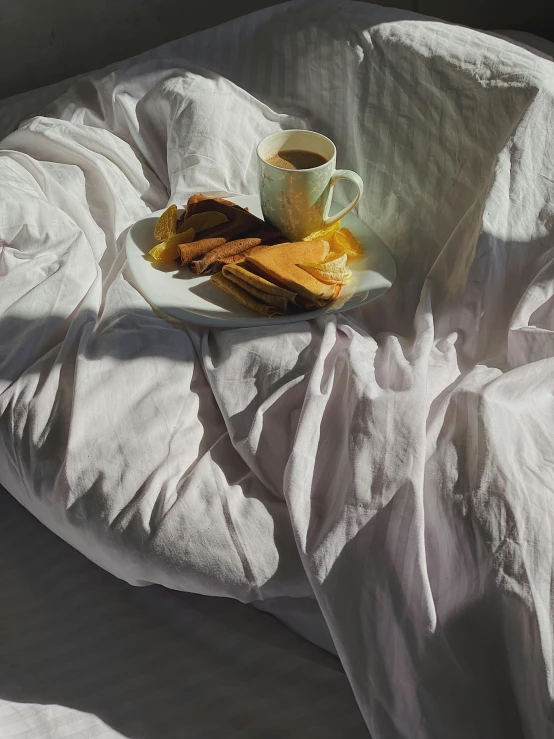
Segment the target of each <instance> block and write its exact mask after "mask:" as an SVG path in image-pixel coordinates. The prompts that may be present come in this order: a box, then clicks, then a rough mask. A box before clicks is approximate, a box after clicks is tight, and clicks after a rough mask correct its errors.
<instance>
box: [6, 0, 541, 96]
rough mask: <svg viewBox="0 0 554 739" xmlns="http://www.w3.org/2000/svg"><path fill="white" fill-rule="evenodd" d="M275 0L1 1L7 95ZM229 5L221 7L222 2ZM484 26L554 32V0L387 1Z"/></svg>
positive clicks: (103, 62) (213, 23)
mask: <svg viewBox="0 0 554 739" xmlns="http://www.w3.org/2000/svg"><path fill="white" fill-rule="evenodd" d="M275 2H276V0H233V1H232V2H229V1H228V2H226V3H225V5H224V6H223V4H222V3H221V2H217V0H195V1H194V2H191V0H0V99H1V98H4V97H7V96H8V95H13V94H16V93H18V92H22V91H24V90H29V89H33V88H35V87H39V86H42V85H46V84H49V83H51V82H56V81H58V80H61V79H65V78H66V77H71V76H73V75H75V74H79V73H81V72H86V71H89V70H92V69H96V68H98V67H103V66H105V65H106V64H110V63H111V62H114V61H118V60H120V59H125V58H127V57H129V56H133V55H134V54H138V53H139V52H141V51H145V50H146V49H149V48H152V47H154V46H158V45H159V44H162V43H164V42H166V41H170V40H172V39H175V38H179V37H180V36H184V35H186V34H188V33H193V32H194V31H198V30H201V29H203V28H207V27H208V26H213V25H216V24H217V23H222V22H223V21H226V20H229V19H230V18H234V17H236V16H238V15H243V14H245V13H249V12H251V11H253V10H258V9H260V8H262V7H266V6H269V5H272V4H275ZM216 4H217V5H219V6H222V7H220V8H219V9H218V10H217V11H215V5H216ZM379 4H381V5H392V6H394V7H403V8H409V9H410V10H418V11H419V12H422V13H426V14H429V15H434V16H437V17H441V18H445V19H446V20H450V21H454V22H459V23H466V24H468V25H475V26H479V27H481V28H497V29H506V28H517V29H520V30H524V31H531V32H534V33H537V34H539V35H543V36H546V37H550V38H554V0H521V2H520V3H519V6H520V7H519V8H518V10H517V13H516V12H514V11H511V10H509V9H508V8H507V7H506V6H507V5H508V2H507V1H506V0H382V1H381V2H380V3H379Z"/></svg>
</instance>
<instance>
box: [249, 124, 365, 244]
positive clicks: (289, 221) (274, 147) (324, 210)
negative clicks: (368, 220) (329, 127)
mask: <svg viewBox="0 0 554 739" xmlns="http://www.w3.org/2000/svg"><path fill="white" fill-rule="evenodd" d="M290 150H301V151H308V152H313V153H315V154H319V155H320V156H321V157H323V158H324V159H325V160H326V161H325V163H324V164H321V165H319V166H317V167H312V168H311V169H284V168H282V167H278V166H276V165H275V164H270V163H269V162H268V161H267V160H268V159H270V158H271V157H273V156H274V155H275V154H277V153H278V152H279V151H290ZM257 154H258V166H259V178H260V199H261V203H262V212H263V214H264V218H265V219H266V221H269V222H270V223H272V224H273V225H274V226H276V227H277V228H278V229H279V230H280V231H281V232H282V233H283V234H284V235H285V236H286V237H287V239H290V240H291V241H300V240H301V239H303V238H304V237H305V236H308V235H309V234H311V233H313V232H314V231H318V230H321V229H324V228H327V226H331V225H332V224H333V223H335V222H336V221H338V220H340V219H341V218H343V217H344V216H345V215H346V214H347V213H349V212H350V211H351V210H352V208H355V207H356V205H357V204H358V202H359V200H360V198H361V196H362V193H363V191H364V184H363V182H362V178H361V177H360V176H359V175H358V174H356V172H352V171H350V170H349V169H335V165H336V162H337V150H336V148H335V145H334V144H333V142H332V141H331V139H328V138H327V136H323V134H321V133H316V132H315V131H304V130H290V131H278V132H277V133H272V134H270V135H269V136H266V138H265V139H263V140H262V141H261V142H260V143H259V144H258V149H257ZM339 180H350V181H351V182H353V183H354V184H355V185H356V188H357V190H358V192H357V193H356V196H355V197H354V199H353V200H352V202H351V203H349V204H348V205H347V206H346V208H343V209H342V210H341V211H340V212H339V213H336V214H335V215H334V216H329V209H330V207H331V202H332V199H333V187H334V185H335V183H337V182H338V181H339Z"/></svg>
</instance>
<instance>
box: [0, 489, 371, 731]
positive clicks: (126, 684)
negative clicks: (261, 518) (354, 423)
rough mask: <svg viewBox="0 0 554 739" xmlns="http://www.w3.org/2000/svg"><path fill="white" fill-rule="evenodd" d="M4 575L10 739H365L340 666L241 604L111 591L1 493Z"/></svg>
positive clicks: (101, 575)
mask: <svg viewBox="0 0 554 739" xmlns="http://www.w3.org/2000/svg"><path fill="white" fill-rule="evenodd" d="M22 542H24V545H23V544H22ZM0 563H1V567H0V592H1V593H2V598H0V635H1V638H0V736H1V737H2V739H93V738H94V739H96V738H97V737H102V739H119V738H120V737H121V738H123V737H126V738H132V739H137V738H138V737H140V739H183V737H186V739H220V738H221V737H225V738H226V739H231V737H233V738H234V739H260V738H261V737H263V738H264V739H265V738H266V737H268V738H271V739H281V737H291V739H306V737H310V739H321V738H322V737H325V739H336V737H342V736H347V737H352V738H353V739H354V738H355V739H364V738H365V739H367V737H368V732H367V729H366V726H365V723H364V720H363V718H362V716H361V714H360V712H359V711H358V709H357V706H356V701H355V700H354V696H353V695H352V691H351V690H350V687H349V684H348V680H347V678H346V675H345V674H344V672H343V671H342V670H341V667H340V663H339V661H338V660H337V658H336V657H331V656H330V655H328V654H325V652H323V651H322V650H320V649H317V648H316V647H313V646H312V645H311V644H308V643H307V642H306V641H305V640H303V639H300V638H298V637H297V636H295V635H294V634H291V633H290V631H289V630H288V629H286V628H285V627H284V626H282V625H281V624H279V623H278V622H277V621H276V620H275V619H273V618H271V617H270V616H267V615H266V614H264V613H256V612H255V611H254V609H253V608H250V607H249V606H245V605H243V604H241V603H239V602H238V601H236V600H231V599H229V598H208V597H204V596H201V595H193V594H189V593H176V592H174V591H170V590H168V589H167V588H161V587H151V588H132V587H130V586H129V585H127V584H126V583H123V582H121V581H119V580H116V579H115V578H113V577H112V576H111V575H107V574H106V573H105V572H103V571H102V570H101V569H100V568H99V567H96V566H95V565H93V564H91V563H90V562H87V560H86V559H85V558H84V557H82V556H81V555H80V554H79V553H78V552H75V551H73V550H72V549H71V548H70V547H69V546H68V545H67V544H65V543H64V542H63V541H61V540H60V539H59V538H58V537H56V536H54V534H52V533H51V532H50V531H48V529H46V527H45V526H42V524H40V523H39V522H38V521H36V520H35V519H33V518H32V516H31V515H30V514H29V513H27V511H25V510H24V509H23V508H22V507H21V506H20V505H19V504H18V503H16V501H15V500H14V499H13V498H12V497H11V496H9V495H8V493H6V492H5V491H4V490H3V489H1V488H0ZM283 706H286V710H283Z"/></svg>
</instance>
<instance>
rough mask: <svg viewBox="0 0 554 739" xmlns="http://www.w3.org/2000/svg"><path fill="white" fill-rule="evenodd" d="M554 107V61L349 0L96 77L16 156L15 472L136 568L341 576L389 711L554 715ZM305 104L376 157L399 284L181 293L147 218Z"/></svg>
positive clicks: (0, 445)
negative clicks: (130, 246) (266, 298)
mask: <svg viewBox="0 0 554 739" xmlns="http://www.w3.org/2000/svg"><path fill="white" fill-rule="evenodd" d="M206 70H209V71H206ZM553 123H554V65H553V64H552V62H550V61H548V60H546V59H543V58H540V57H538V56H536V55H533V54H532V53H530V52H528V51H526V50H524V49H520V48H518V47H516V46H514V45H511V44H508V43H506V42H504V41H502V40H500V39H495V38H491V37H489V36H486V35H484V34H480V33H477V32H474V31H470V30H468V29H463V28H458V27H454V26H450V25H447V24H444V23H436V22H431V21H428V20H426V19H423V18H422V17H420V16H417V15H415V14H408V13H405V12H400V11H393V10H389V9H383V8H378V7H374V6H370V5H365V4H357V3H352V2H330V3H325V4H322V3H314V4H310V3H308V4H304V3H293V4H290V5H286V6H280V7H279V8H276V9H270V10H268V11H263V12H261V13H259V14H256V15H254V16H251V17H248V18H246V19H239V20H237V21H234V22H232V23H231V24H226V25H225V26H223V27H219V28H216V29H212V30H210V31H207V32H203V33H201V34H196V35H195V36H192V37H189V38H185V39H183V40H181V41H179V42H175V43H173V44H169V45H167V46H166V47H162V49H161V50H156V51H155V52H153V53H152V54H151V55H146V56H143V57H142V58H141V59H139V60H135V62H129V63H125V64H123V65H121V67H120V68H115V69H114V68H112V69H111V71H109V72H108V73H97V74H94V75H91V76H88V77H85V78H82V79H80V80H79V81H78V82H77V83H76V84H75V85H74V86H73V87H71V88H70V89H69V90H68V91H67V92H66V93H65V94H64V95H63V96H62V97H61V98H60V99H58V100H57V101H56V102H54V103H53V104H52V105H50V106H49V107H48V108H47V109H45V110H44V111H43V115H41V116H39V117H35V118H33V119H31V120H29V121H26V122H24V123H23V124H22V125H21V127H20V128H19V130H18V131H16V132H14V133H12V134H10V135H9V136H8V137H7V138H6V139H4V141H3V143H2V151H1V152H0V239H1V242H0V243H1V244H2V247H1V248H2V252H1V255H0V275H1V277H0V279H1V284H0V311H1V313H2V316H1V320H0V413H1V414H2V415H1V425H0V484H3V485H5V487H6V488H7V489H8V490H9V491H10V492H11V493H12V494H13V495H14V496H15V497H16V498H17V499H18V500H19V501H20V502H21V503H23V504H24V505H25V506H26V507H27V508H28V509H29V510H30V511H31V512H33V513H34V515H35V516H37V517H38V518H39V519H40V520H41V521H43V522H44V523H45V524H46V525H47V526H49V527H50V528H51V529H52V530H53V531H55V532H56V533H57V534H59V535H60V536H61V537H62V538H64V539H65V540H66V541H68V542H69V543H71V544H72V545H73V546H74V547H76V548H77V549H79V550H80V551H81V552H83V553H84V554H86V556H87V557H89V558H90V559H91V560H93V561H95V562H97V563H98V564H100V565H101V566H102V567H104V568H105V569H107V570H109V571H110V572H112V573H114V574H116V575H117V576H118V577H120V578H122V579H124V580H126V581H127V582H130V583H132V584H148V583H159V584H162V585H166V586H168V587H170V588H174V589H178V590H186V591H190V592H194V593H202V594H209V595H220V596H230V597H233V598H236V599H239V600H242V601H245V602H253V601H260V600H268V599H273V598H281V597H294V598H314V597H315V598H316V599H317V602H318V604H319V607H320V608H321V611H322V613H323V615H324V618H325V621H326V623H327V625H328V627H329V630H330V633H331V636H332V638H333V641H334V645H335V647H336V649H337V652H338V654H339V656H340V658H341V660H342V663H343V666H344V668H345V671H346V673H347V675H348V677H349V680H350V682H351V685H352V688H353V690H354V693H355V696H356V698H357V700H358V703H359V705H360V708H361V710H362V713H363V715H364V717H365V720H366V722H367V725H368V727H369V729H370V731H371V732H372V734H373V735H374V736H375V737H387V739H388V738H389V737H409V738H410V739H414V738H416V737H439V736H440V737H449V739H450V738H455V737H467V736H471V737H487V739H489V738H490V737H503V739H504V738H505V737H520V736H528V737H541V738H542V737H548V736H550V735H551V719H550V713H551V701H552V695H553V691H554V688H553V686H552V667H553V659H552V633H553V629H552V607H551V595H550V593H551V579H552V535H551V530H552V523H553V517H552V512H551V505H550V501H551V489H552V484H551V481H552V465H551V462H550V451H549V450H550V446H551V442H550V438H551V434H552V412H553V405H552V386H553V377H554V374H553V372H554V361H553V356H554V342H553V336H554V334H553V330H554V326H553V325H552V318H551V303H552V294H553V293H554V290H553V281H552V272H553V267H552V264H553V263H554V262H553V261H552V257H553V251H552V248H553V246H554V238H553V229H554V201H553V190H554V174H553V172H554V166H553V165H554V143H553V137H552V130H553ZM297 126H300V127H311V128H315V129H317V130H320V131H322V132H323V133H325V134H327V135H329V136H331V138H333V140H334V141H335V142H336V143H337V146H338V150H339V166H343V167H350V168H352V169H356V170H357V171H358V172H360V174H361V175H362V177H363V178H364V181H365V185H366V197H364V200H363V202H362V203H361V204H360V207H359V214H360V216H361V217H362V218H363V219H364V220H366V221H367V222H368V223H370V225H371V226H372V227H373V228H374V229H375V230H376V231H377V232H378V233H379V234H380V235H381V236H382V238H383V239H384V240H385V242H386V243H387V244H388V245H389V246H390V248H391V250H392V252H393V254H394V256H395V259H396V262H397V267H398V278H397V282H396V284H395V286H394V288H393V289H392V290H391V291H390V292H389V294H387V296H385V298H384V299H381V300H380V301H378V302H377V303H376V304H374V305H370V306H368V307H367V309H361V310H359V311H356V312H350V313H346V314H344V315H342V316H338V317H332V318H327V319H324V320H318V321H314V322H306V323H304V324H296V325H295V326H294V329H290V328H287V329H283V328H282V327H275V328H274V329H265V330H260V329H256V330H254V329H250V330H249V329H246V330H229V331H220V332H217V331H207V330H206V331H203V330H200V329H196V328H191V327H186V326H183V325H176V324H174V323H171V322H168V321H166V320H164V318H163V317H161V316H159V315H157V314H156V313H155V311H153V310H152V309H151V308H150V306H149V305H148V304H147V303H146V302H145V300H144V299H143V298H142V297H141V295H140V294H139V292H138V291H137V290H136V289H135V287H134V286H133V284H132V282H131V280H130V279H129V276H128V275H127V274H126V272H125V270H124V269H123V268H124V256H123V254H122V250H121V249H122V243H123V240H124V236H125V233H126V230H127V228H128V227H129V226H130V225H131V224H132V223H133V222H134V221H135V220H137V219H138V218H140V217H142V216H143V215H144V214H146V213H148V212H149V210H152V209H156V208H160V207H163V206H164V205H165V204H166V203H167V201H168V199H169V201H170V202H176V203H178V204H182V203H183V202H184V201H185V199H186V197H187V196H188V194H190V193H192V192H194V191H197V190H204V191H206V190H208V191H213V192H229V193H250V192H253V191H255V187H256V173H255V168H254V164H255V163H254V157H253V150H254V145H255V143H256V142H257V140H259V139H260V138H262V136H264V135H266V134H267V133H269V132H271V131H273V130H276V129H278V128H280V127H297ZM122 269H123V271H122Z"/></svg>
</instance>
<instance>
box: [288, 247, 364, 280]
mask: <svg viewBox="0 0 554 739" xmlns="http://www.w3.org/2000/svg"><path fill="white" fill-rule="evenodd" d="M347 260H348V256H347V255H346V254H341V255H340V256H335V255H334V256H333V259H331V260H329V258H327V259H326V260H325V261H324V262H301V263H300V264H299V265H298V266H299V267H302V269H304V270H306V272H308V273H309V274H311V275H312V276H313V277H315V278H316V279H317V280H319V281H320V282H324V283H325V284H326V285H335V284H336V285H344V284H346V283H347V282H348V281H349V280H350V279H351V277H352V272H351V271H350V270H349V269H347V268H346V262H347Z"/></svg>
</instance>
